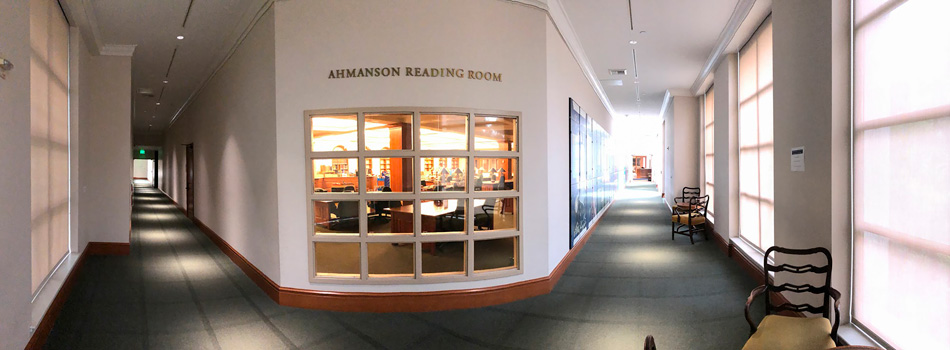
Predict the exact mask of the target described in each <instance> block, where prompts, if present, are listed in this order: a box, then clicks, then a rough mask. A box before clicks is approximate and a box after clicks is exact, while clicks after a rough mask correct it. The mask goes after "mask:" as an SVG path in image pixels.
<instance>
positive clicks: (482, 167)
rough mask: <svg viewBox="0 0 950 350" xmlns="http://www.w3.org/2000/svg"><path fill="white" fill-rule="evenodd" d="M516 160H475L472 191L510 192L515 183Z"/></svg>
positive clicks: (513, 188)
mask: <svg viewBox="0 0 950 350" xmlns="http://www.w3.org/2000/svg"><path fill="white" fill-rule="evenodd" d="M516 170H518V159H516V158H475V176H473V178H474V180H472V181H474V182H473V184H472V190H475V191H512V190H515V185H516V184H517V181H516V179H515V171H516Z"/></svg>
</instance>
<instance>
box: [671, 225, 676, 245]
mask: <svg viewBox="0 0 950 350" xmlns="http://www.w3.org/2000/svg"><path fill="white" fill-rule="evenodd" d="M670 229H671V231H672V232H673V233H670V240H671V241H675V240H676V223H675V222H674V223H671V224H670Z"/></svg>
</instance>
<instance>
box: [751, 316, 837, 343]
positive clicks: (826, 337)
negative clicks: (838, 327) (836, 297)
mask: <svg viewBox="0 0 950 350" xmlns="http://www.w3.org/2000/svg"><path fill="white" fill-rule="evenodd" d="M834 347H835V342H834V340H832V339H831V322H829V321H828V319H827V318H824V317H807V318H806V317H788V316H779V315H767V316H765V318H763V319H762V322H761V323H759V327H758V329H757V330H756V331H755V334H753V335H752V336H751V337H749V341H747V342H746V343H745V346H743V347H742V350H759V349H768V350H784V349H789V350H791V349H795V350H812V349H814V350H824V349H831V348H834Z"/></svg>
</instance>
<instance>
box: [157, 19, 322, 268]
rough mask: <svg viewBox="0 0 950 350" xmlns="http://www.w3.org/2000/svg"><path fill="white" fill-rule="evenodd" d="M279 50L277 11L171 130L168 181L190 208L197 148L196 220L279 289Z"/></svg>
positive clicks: (168, 189)
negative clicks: (189, 174) (188, 164)
mask: <svg viewBox="0 0 950 350" xmlns="http://www.w3.org/2000/svg"><path fill="white" fill-rule="evenodd" d="M304 34H307V35H310V34H312V33H304ZM274 52H275V51H274V11H273V10H270V11H268V12H267V13H265V14H264V15H263V17H262V18H261V19H260V21H259V22H258V23H257V24H256V25H255V26H254V28H253V29H252V30H251V32H250V33H249V34H248V36H247V38H246V39H245V40H244V42H243V43H242V44H241V45H240V46H239V47H238V49H237V50H236V51H235V52H234V55H233V56H232V57H231V59H230V60H229V61H228V62H227V63H226V64H225V65H224V67H223V68H222V69H221V70H220V71H219V72H218V73H217V75H215V76H214V78H213V79H212V80H211V81H210V82H209V83H208V85H206V86H205V88H204V89H203V90H202V91H201V93H200V94H199V95H198V97H197V98H196V99H195V100H194V101H193V102H192V103H191V104H190V105H189V106H188V107H187V109H186V110H185V111H184V112H183V113H182V115H181V116H180V117H179V118H178V120H176V121H175V123H174V124H172V126H171V128H169V130H168V131H167V132H166V134H165V142H164V149H163V160H164V161H163V166H164V169H163V170H162V176H164V178H163V179H162V181H161V182H162V189H163V190H164V191H165V192H166V193H167V194H168V195H169V196H171V197H172V199H174V200H175V201H176V202H178V203H179V204H180V205H182V207H184V206H185V147H184V146H182V144H188V143H194V162H195V170H194V174H195V178H194V181H195V216H196V217H197V218H198V219H199V220H201V221H202V222H203V223H205V224H206V225H208V227H210V228H211V229H212V230H214V231H215V232H216V233H218V234H219V235H220V236H221V237H222V238H223V239H224V240H226V241H227V242H228V243H229V244H230V245H231V246H232V247H234V248H235V249H236V250H237V251H238V252H240V253H241V254H242V255H244V257H245V258H247V259H248V260H249V261H250V262H251V263H252V264H254V265H255V266H257V268H259V269H260V270H261V271H263V272H264V273H265V274H266V275H267V276H268V277H270V278H271V279H273V280H274V281H275V282H278V283H280V281H281V280H280V265H279V264H280V261H279V258H278V255H279V251H278V232H277V211H278V206H277V171H276V167H275V161H274V159H275V157H276V156H277V155H278V151H277V148H276V144H277V141H276V133H275V129H274V128H275V119H274V113H275V110H276V107H275V95H274V91H275V85H274V84H275V80H274ZM300 120H301V121H302V120H303V118H302V117H301V118H300ZM301 127H302V125H301ZM293 135H294V136H296V137H297V138H301V137H302V136H301V135H302V133H301V132H300V129H299V127H298V129H296V130H295V132H294V133H293ZM298 149H300V150H302V149H303V146H302V145H301V146H300V147H299V148H298ZM302 158H303V157H302V156H301V160H302ZM301 163H302V162H301ZM300 174H301V175H302V174H303V171H302V170H301V171H300ZM302 181H303V180H300V182H298V184H302V183H303V182H302ZM296 188H297V189H298V190H299V189H301V188H302V186H296ZM304 231H305V230H304ZM304 231H301V232H304ZM302 242H303V241H300V242H299V243H300V244H299V246H298V247H297V248H298V249H303V250H305V249H306V245H305V244H303V243H302ZM302 267H303V268H304V269H306V264H303V265H302ZM305 275H306V274H305Z"/></svg>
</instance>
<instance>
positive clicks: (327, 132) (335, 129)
mask: <svg viewBox="0 0 950 350" xmlns="http://www.w3.org/2000/svg"><path fill="white" fill-rule="evenodd" d="M310 125H311V131H310V150H311V151H313V152H327V151H356V150H357V146H356V145H357V143H356V114H350V115H322V116H311V117H310Z"/></svg>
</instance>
